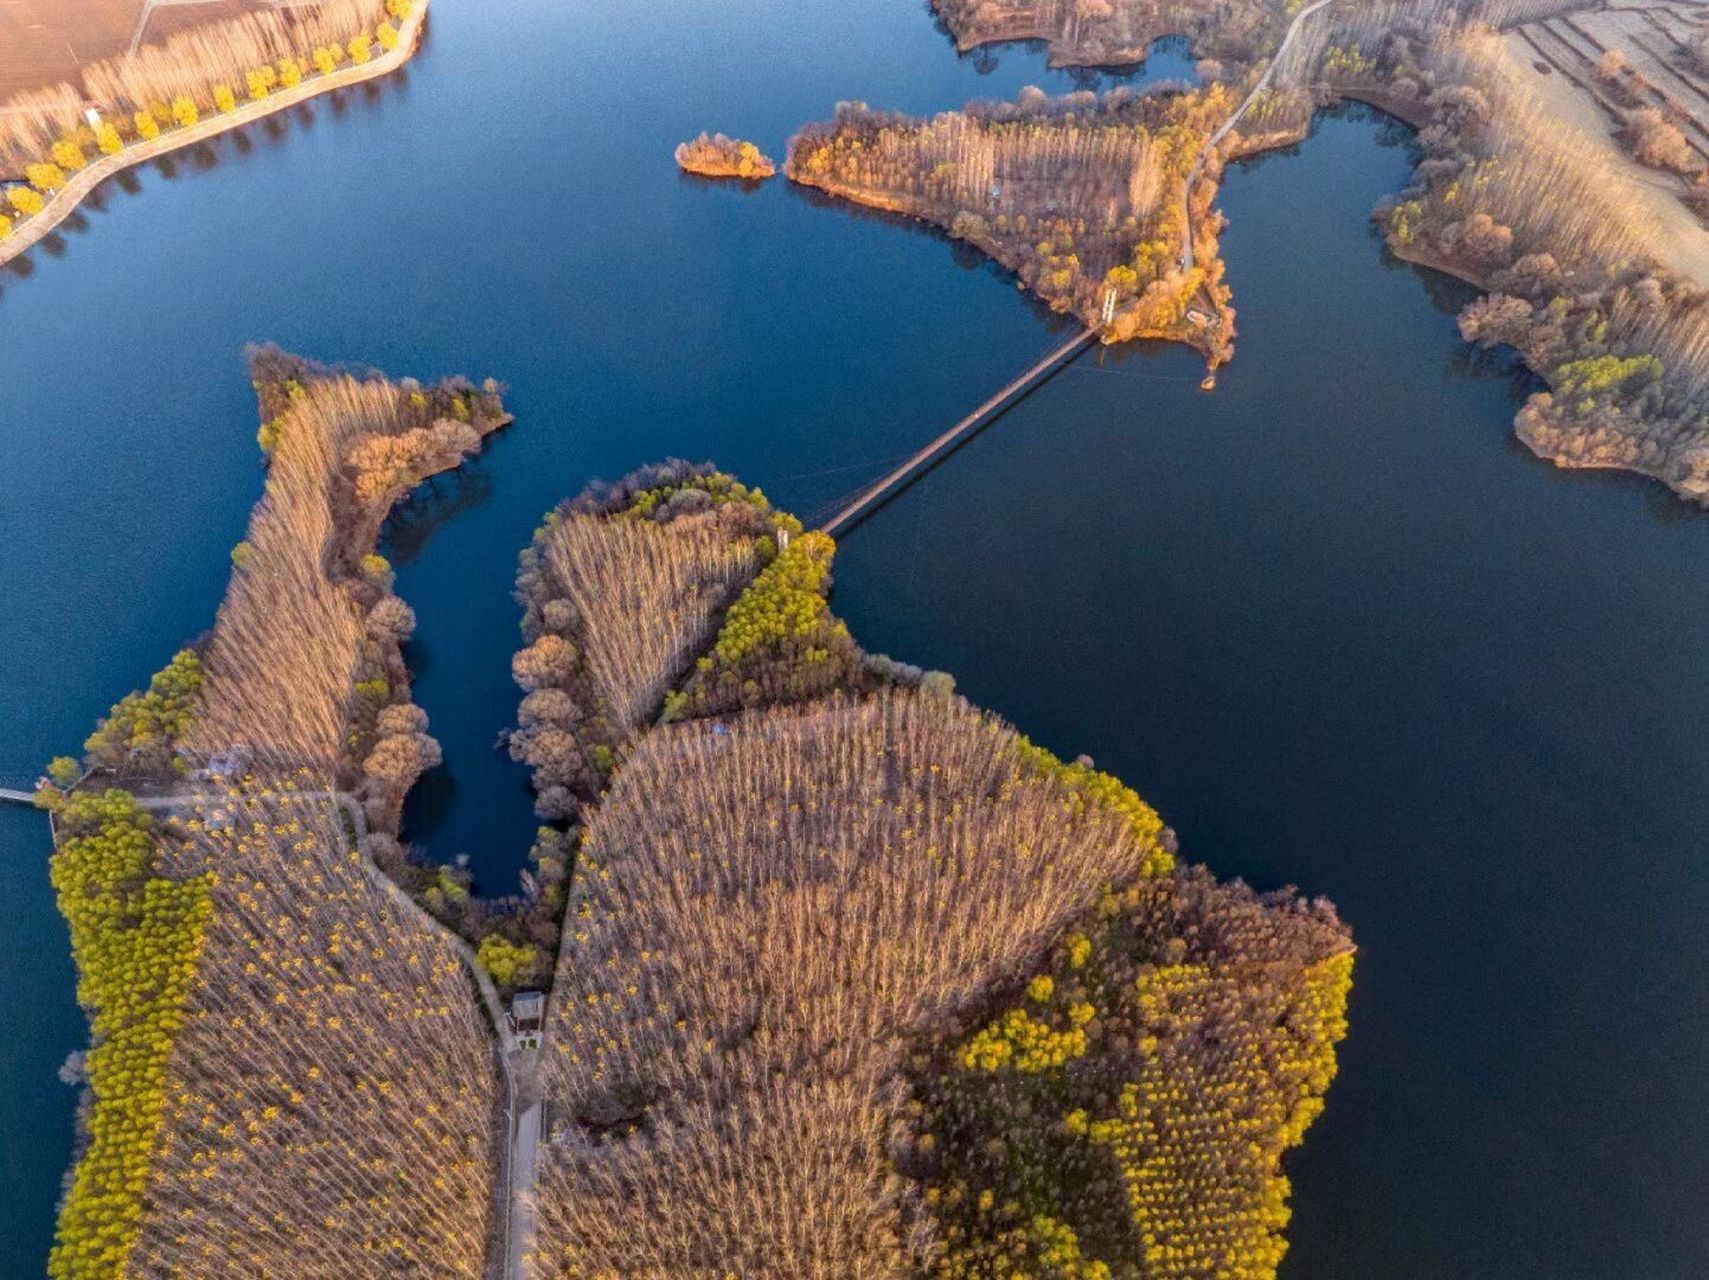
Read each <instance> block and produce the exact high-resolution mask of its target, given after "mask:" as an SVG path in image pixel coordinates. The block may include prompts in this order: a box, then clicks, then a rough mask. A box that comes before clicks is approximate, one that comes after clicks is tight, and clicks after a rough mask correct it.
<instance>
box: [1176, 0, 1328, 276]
mask: <svg viewBox="0 0 1709 1280" xmlns="http://www.w3.org/2000/svg"><path fill="white" fill-rule="evenodd" d="M1329 3H1330V0H1316V2H1315V3H1313V4H1310V5H1307V6H1306V7H1305V8H1304V9H1301V10H1300V11H1299V12H1298V13H1297V14H1295V15H1294V20H1293V21H1292V22H1291V23H1289V24H1288V30H1287V34H1286V35H1284V36H1283V37H1282V43H1281V44H1280V45H1278V46H1277V47H1276V56H1275V57H1273V58H1271V59H1270V65H1269V66H1267V67H1265V68H1264V74H1263V75H1261V76H1259V77H1258V83H1257V84H1255V85H1253V86H1252V92H1251V93H1248V94H1247V95H1246V97H1245V99H1244V100H1243V101H1242V102H1241V104H1240V105H1239V106H1238V107H1236V108H1235V109H1234V114H1233V115H1231V116H1229V118H1228V119H1226V120H1224V121H1223V122H1222V125H1221V126H1220V127H1219V128H1218V129H1217V131H1216V132H1215V133H1213V134H1211V136H1210V138H1209V139H1208V140H1207V141H1206V142H1205V145H1204V149H1203V150H1201V151H1200V152H1199V158H1198V159H1197V160H1195V161H1193V169H1192V172H1191V173H1189V174H1188V175H1187V180H1186V182H1184V183H1183V184H1182V186H1181V207H1182V208H1183V209H1185V210H1187V242H1186V244H1185V245H1183V246H1182V248H1181V270H1183V271H1191V270H1192V269H1193V218H1192V207H1193V187H1194V185H1195V184H1196V183H1197V182H1198V180H1199V175H1200V174H1202V173H1203V172H1204V171H1205V162H1206V161H1207V160H1209V159H1210V154H1211V151H1212V150H1213V149H1215V147H1216V145H1217V144H1218V143H1219V142H1221V141H1222V140H1223V139H1224V138H1226V137H1227V136H1228V132H1229V130H1230V129H1232V128H1234V126H1235V125H1237V124H1239V123H1240V117H1241V116H1243V115H1245V114H1246V109H1247V108H1248V107H1250V106H1251V105H1252V102H1253V99H1255V98H1256V97H1257V96H1258V95H1259V94H1261V93H1263V92H1264V90H1266V89H1268V88H1269V87H1270V80H1271V78H1272V77H1273V76H1274V75H1275V74H1276V64H1277V63H1279V62H1281V60H1282V58H1283V57H1284V56H1285V55H1286V54H1287V52H1288V48H1289V46H1290V45H1292V44H1293V42H1294V36H1295V35H1297V34H1298V33H1299V29H1300V23H1302V22H1304V21H1305V20H1306V19H1307V18H1309V17H1311V15H1312V14H1314V13H1316V12H1317V11H1318V10H1319V9H1321V8H1323V7H1324V5H1326V4H1329Z"/></svg>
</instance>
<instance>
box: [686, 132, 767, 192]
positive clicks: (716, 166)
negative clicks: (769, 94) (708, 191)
mask: <svg viewBox="0 0 1709 1280" xmlns="http://www.w3.org/2000/svg"><path fill="white" fill-rule="evenodd" d="M676 162H677V164H678V166H680V167H681V168H682V169H683V171H684V172H686V173H693V174H698V175H699V176H700V177H702V178H743V179H751V180H753V181H756V182H757V181H759V180H761V179H764V178H769V177H771V176H772V175H773V174H775V173H776V172H777V166H776V165H775V164H773V163H772V162H771V160H770V158H769V157H767V156H765V155H763V154H762V153H761V152H760V149H759V148H758V147H756V146H755V145H754V144H753V143H751V142H744V141H742V140H741V139H739V138H728V137H725V136H724V135H723V134H721V133H703V134H701V135H700V136H699V137H698V138H695V139H694V140H693V141H692V142H683V143H679V144H678V145H677V149H676Z"/></svg>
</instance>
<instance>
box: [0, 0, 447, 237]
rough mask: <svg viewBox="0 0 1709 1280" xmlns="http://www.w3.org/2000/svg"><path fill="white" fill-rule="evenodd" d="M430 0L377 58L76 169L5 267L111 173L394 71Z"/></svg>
mask: <svg viewBox="0 0 1709 1280" xmlns="http://www.w3.org/2000/svg"><path fill="white" fill-rule="evenodd" d="M429 3H430V0H416V4H415V7H414V8H413V9H411V10H410V14H409V16H408V17H407V18H405V19H404V20H403V22H402V23H401V24H400V25H399V27H398V47H397V48H395V49H390V50H387V51H385V52H384V53H382V54H381V55H380V56H379V57H377V58H374V59H373V60H372V61H369V62H364V63H361V64H352V65H350V66H346V67H339V68H337V69H336V70H334V71H332V72H331V73H330V74H327V75H322V76H315V77H313V78H311V79H308V80H304V81H303V82H302V83H301V84H300V85H298V86H296V88H294V89H279V90H276V91H275V92H273V93H269V94H268V95H267V96H266V97H265V98H263V99H261V101H259V102H253V101H251V102H244V103H242V104H240V105H239V106H238V108H237V109H236V110H235V111H230V112H224V113H221V114H218V115H211V116H208V117H207V118H205V119H202V120H198V121H197V122H196V123H195V124H193V125H191V126H190V127H189V128H187V129H174V130H173V131H172V132H170V133H162V134H161V135H160V136H159V137H158V138H154V139H151V140H148V141H139V142H134V143H132V144H131V145H130V146H128V147H126V148H125V149H124V150H122V151H120V152H118V153H116V154H114V155H110V156H109V155H103V156H100V157H99V158H97V159H95V160H92V161H90V162H89V163H88V164H86V165H84V166H83V168H81V169H79V170H77V171H76V172H75V173H73V174H70V175H69V177H68V180H67V182H66V184H65V185H64V186H63V187H61V188H60V189H59V190H58V191H56V192H54V193H53V195H52V196H51V197H49V199H48V201H47V204H46V205H45V206H43V208H42V211H41V212H40V213H38V214H35V215H34V216H32V217H30V218H28V219H26V220H25V221H24V222H23V223H22V224H21V225H20V226H18V227H17V228H15V229H14V230H13V232H12V234H11V235H10V236H8V237H7V238H6V239H4V240H0V267H4V266H6V265H7V264H8V263H10V262H11V261H13V260H14V259H16V258H20V257H22V256H23V255H24V254H26V253H28V252H29V251H30V250H31V249H33V248H35V247H36V245H38V244H40V243H41V242H42V241H43V240H45V239H47V237H48V236H50V235H52V234H53V233H54V231H55V230H57V229H58V227H59V226H60V224H61V223H63V222H65V220H66V219H67V218H69V217H70V216H71V215H72V214H73V213H75V212H76V211H77V209H78V206H80V205H81V204H82V203H83V201H84V200H85V199H87V198H88V196H89V195H90V193H91V192H93V191H94V190H95V188H96V187H98V186H100V185H101V183H103V182H105V181H106V180H107V179H108V178H111V177H114V176H115V175H117V174H120V173H123V172H124V171H125V170H126V169H132V168H135V167H136V166H137V165H139V164H143V163H146V162H147V161H149V160H155V159H158V158H159V157H161V156H164V155H169V154H170V153H172V152H174V151H181V150H183V149H184V148H185V147H189V146H194V145H195V144H196V143H198V142H206V141H208V140H209V139H210V138H217V137H219V136H220V135H221V134H224V133H230V132H231V131H232V130H234V129H241V128H243V127H244V126H245V125H250V124H254V123H255V122H257V121H258V120H264V119H266V118H267V117H268V116H270V115H273V114H275V113H277V112H280V111H285V110H288V109H289V108H291V107H294V106H298V105H299V104H301V103H304V102H308V101H309V100H310V99H313V98H318V97H319V96H320V95H321V94H323V93H331V92H332V91H333V90H335V89H347V88H349V87H351V86H352V85H358V84H362V83H364V82H366V81H368V80H376V79H378V78H379V77H381V76H384V75H390V74H391V73H392V72H393V71H396V70H398V68H400V67H402V66H403V65H404V64H405V63H407V62H408V61H409V60H410V59H411V58H413V57H414V56H415V52H416V50H417V49H418V48H419V47H420V45H421V29H422V27H423V25H424V24H425V23H426V21H427V9H428V5H429Z"/></svg>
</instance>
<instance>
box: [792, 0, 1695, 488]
mask: <svg viewBox="0 0 1709 1280" xmlns="http://www.w3.org/2000/svg"><path fill="white" fill-rule="evenodd" d="M936 7H937V11H938V14H939V17H940V19H941V20H942V21H943V22H944V23H945V25H946V26H947V27H948V28H949V30H950V31H951V32H952V33H953V34H954V36H955V37H956V40H957V42H958V44H959V45H960V46H961V47H962V48H964V49H965V48H972V47H974V46H977V45H980V44H984V43H989V42H993V41H1001V40H1013V39H1034V38H1038V39H1046V40H1049V41H1050V44H1051V51H1052V57H1053V60H1055V61H1058V62H1063V63H1071V64H1081V65H1120V64H1123V63H1128V62H1132V61H1135V60H1137V59H1139V58H1142V57H1143V56H1144V54H1145V51H1146V49H1147V46H1148V45H1149V43H1150V42H1151V41H1153V40H1155V39H1157V38H1159V37H1161V36H1165V35H1183V36H1186V37H1187V38H1188V39H1189V40H1190V41H1191V43H1192V48H1193V51H1194V53H1195V54H1196V55H1197V56H1198V57H1199V59H1200V60H1199V62H1198V64H1197V65H1198V74H1199V80H1200V85H1199V86H1198V87H1196V88H1195V87H1189V86H1185V85H1168V84H1164V85H1154V86H1150V87H1149V88H1148V89H1147V90H1146V91H1145V92H1144V93H1142V94H1140V95H1137V96H1135V95H1132V94H1130V92H1129V91H1128V90H1126V89H1117V90H1113V91H1110V92H1108V93H1106V94H1104V95H1101V96H1099V95H1094V94H1091V93H1084V92H1083V93H1076V94H1070V95H1067V96H1065V97H1059V98H1054V99H1052V98H1048V97H1047V96H1046V95H1044V94H1043V93H1042V92H1039V91H1035V90H1028V91H1026V92H1025V93H1023V94H1022V95H1021V97H1020V99H1019V100H1018V101H1016V102H1014V103H1002V104H990V103H976V104H972V105H970V106H969V107H967V108H966V109H964V110H963V111H959V112H946V113H943V114H941V115H938V116H936V117H933V118H932V119H930V120H924V119H912V118H908V117H905V116H900V115H896V114H893V113H888V112H883V111H875V110H872V109H870V108H868V107H866V106H865V105H864V104H859V103H856V104H843V105H842V106H840V107H839V108H838V109H837V112H836V115H835V116H834V118H833V119H832V120H831V121H829V122H828V123H824V124H810V125H807V126H805V127H804V128H803V129H802V130H801V132H800V133H799V134H798V135H797V137H796V138H795V139H794V140H793V141H792V142H791V145H790V151H789V158H788V161H787V163H786V166H785V168H786V172H787V173H788V174H789V176H790V177H791V178H792V179H793V180H795V181H798V182H803V183H807V184H809V185H812V186H815V187H819V188H821V189H822V190H825V191H828V192H830V193H832V194H834V195H837V196H840V197H843V198H846V199H849V200H854V201H858V202H860V203H862V204H866V205H871V206H874V207H877V208H881V209H888V210H893V211H896V212H900V213H904V214H908V215H910V216H913V217H917V218H921V219H924V220H926V221H929V222H932V223H934V224H935V225H937V226H939V227H942V228H943V229H944V230H946V231H948V232H949V233H950V234H951V235H953V236H955V237H957V238H959V239H963V240H966V241H968V242H969V243H971V244H974V245H977V246H978V247H979V248H981V249H983V250H984V251H985V252H986V253H988V254H990V255H991V256H992V257H993V258H995V259H996V260H997V261H998V262H1000V263H1002V264H1003V265H1004V266H1006V267H1008V268H1010V269H1011V270H1013V271H1014V272H1015V273H1016V274H1017V276H1018V277H1019V279H1020V281H1021V283H1022V284H1024V285H1025V286H1026V287H1027V288H1028V289H1030V290H1031V291H1032V292H1033V293H1035V294H1036V295H1038V296H1039V297H1040V298H1042V299H1043V300H1044V301H1045V302H1047V303H1048V304H1049V305H1051V306H1052V307H1053V308H1055V309H1057V310H1059V311H1065V312H1070V313H1072V314H1074V315H1076V316H1078V317H1079V318H1080V319H1081V320H1082V321H1084V322H1085V323H1086V324H1087V325H1088V326H1090V327H1093V328H1095V329H1097V330H1098V331H1099V333H1100V334H1101V335H1102V337H1103V338H1104V340H1105V341H1107V342H1115V341H1122V340H1125V339H1130V338H1135V337H1160V338H1169V339H1173V340H1177V341H1184V342H1187V343H1189V344H1191V345H1193V346H1194V347H1196V348H1197V349H1199V350H1201V351H1203V352H1204V353H1205V354H1206V355H1207V357H1208V359H1209V361H1210V363H1211V364H1212V366H1213V367H1214V366H1215V364H1217V363H1218V362H1220V361H1222V360H1226V359H1228V358H1230V356H1231V354H1232V350H1233V337H1234V326H1233V308H1232V307H1231V305H1230V300H1231V298H1232V297H1233V291H1232V290H1231V289H1230V287H1229V285H1230V283H1232V282H1225V280H1224V274H1223V267H1222V264H1221V262H1220V261H1219V260H1218V259H1217V257H1216V238H1215V237H1216V232H1217V229H1218V228H1219V227H1220V225H1221V217H1220V214H1219V213H1218V212H1217V211H1216V210H1215V209H1214V208H1213V207H1212V204H1213V200H1214V196H1215V189H1216V184H1217V181H1218V180H1219V178H1220V175H1221V173H1222V172H1223V170H1224V168H1225V167H1226V165H1227V164H1228V163H1230V162H1232V161H1234V160H1237V159H1240V158H1242V157H1245V156H1249V155H1253V154H1255V153H1257V152H1260V151H1264V150H1268V149H1273V148H1275V147H1278V146H1285V145H1289V144H1291V143H1294V142H1297V141H1299V140H1300V139H1301V138H1303V137H1304V136H1305V134H1306V132H1307V131H1308V129H1309V127H1310V122H1311V118H1312V113H1313V111H1314V110H1315V109H1316V108H1317V107H1319V106H1321V105H1323V104H1325V103H1327V102H1333V101H1337V100H1357V101H1362V102H1367V103H1370V104H1372V105H1374V106H1377V107H1379V108H1381V109H1382V110H1385V111H1388V112H1390V113H1392V114H1394V115H1396V116H1398V117H1400V118H1401V119H1403V120H1405V121H1407V122H1409V123H1411V124H1412V125H1414V126H1415V127H1416V128H1417V129H1418V131H1419V135H1418V136H1419V142H1420V145H1421V148H1422V151H1423V158H1422V161H1421V163H1420V164H1419V165H1418V167H1417V170H1416V172H1415V175H1414V179H1413V182H1412V185H1411V186H1410V187H1409V188H1408V189H1407V190H1406V191H1404V192H1401V193H1398V194H1397V195H1396V196H1395V198H1394V199H1393V200H1392V201H1390V202H1388V203H1386V204H1384V205H1383V206H1382V207H1381V208H1380V209H1378V210H1377V211H1376V215H1375V216H1376V217H1377V220H1378V221H1379V223H1380V225H1381V226H1382V229H1383V232H1384V235H1385V237H1386V240H1387V243H1388V246H1389V248H1390V249H1391V250H1392V251H1393V252H1394V253H1395V254H1396V255H1397V256H1400V257H1402V258H1406V259H1408V260H1411V261H1414V262H1418V263H1421V264H1423V265H1426V266H1431V267H1435V268H1438V269H1441V270H1444V271H1448V272H1451V273H1452V274H1454V275H1456V276H1459V277H1460V278H1462V279H1464V280H1467V281H1469V282H1471V283H1472V284H1474V285H1476V286H1477V287H1478V288H1479V289H1480V290H1482V291H1484V293H1485V296H1484V297H1483V298H1481V299H1479V300H1478V301H1476V302H1474V303H1473V304H1471V305H1470V306H1468V307H1467V308H1466V309H1465V310H1464V311H1463V312H1462V314H1461V317H1460V327H1461V331H1462V333H1463V334H1464V335H1465V337H1466V338H1467V339H1469V340H1472V341H1476V342H1480V343H1484V344H1487V345H1492V346H1495V345H1500V346H1509V347H1512V348H1514V349H1515V350H1517V351H1518V352H1519V353H1520V355H1521V356H1522V357H1523V358H1524V359H1525V361H1526V363H1527V364H1528V365H1529V366H1530V367H1531V369H1532V370H1534V371H1535V372H1536V373H1537V375H1538V376H1539V377H1541V378H1542V379H1543V380H1544V382H1545V383H1546V384H1547V387H1548V389H1547V390H1544V391H1539V392H1538V393H1537V394H1535V395H1533V396H1532V397H1531V398H1530V399H1529V400H1528V402H1527V403H1526V405H1525V406H1524V408H1523V409H1522V410H1521V411H1520V413H1519V416H1518V420H1517V424H1516V426H1517V430H1518V433H1519V436H1520V438H1521V439H1522V440H1524V441H1525V443H1526V444H1527V445H1529V446H1530V447H1531V448H1532V449H1533V450H1534V451H1535V452H1536V453H1538V454H1539V455H1540V456H1543V457H1545V458H1549V459H1551V460H1553V461H1555V462H1556V463H1558V464H1560V465H1562V466H1573V467H1622V468H1627V469H1630V470H1634V471H1640V472H1643V473H1645V474H1647V475H1651V476H1654V477H1655V478H1657V479H1660V480H1662V481H1664V482H1665V483H1667V484H1668V485H1669V486H1671V487H1672V488H1673V489H1674V490H1675V491H1676V492H1677V493H1679V494H1681V495H1682V496H1684V497H1687V498H1689V499H1692V500H1694V501H1697V502H1700V503H1709V295H1706V294H1705V289H1706V288H1709V232H1706V231H1705V230H1704V228H1703V226H1702V225H1701V224H1700V222H1699V218H1700V217H1701V216H1703V215H1704V214H1705V211H1709V198H1706V197H1705V196H1704V194H1703V193H1704V190H1705V186H1704V184H1705V182H1709V37H1705V36H1704V35H1703V34H1702V33H1701V32H1698V31H1697V30H1696V29H1695V27H1694V26H1693V25H1692V22H1691V15H1690V14H1689V13H1686V12H1684V11H1683V10H1678V11H1676V9H1675V8H1674V7H1673V6H1662V7H1661V8H1660V9H1659V10H1658V11H1657V12H1656V13H1654V14H1651V15H1650V16H1649V17H1648V18H1645V17H1644V16H1643V15H1642V14H1639V13H1638V11H1635V10H1634V11H1628V10H1620V9H1612V8H1610V9H1602V10H1597V11H1595V12H1592V13H1585V12H1582V11H1579V7H1578V6H1575V5H1572V4H1568V3H1555V2H1553V0H1540V2H1538V3H1515V2H1514V0H1474V2H1473V3H1470V4H1464V5H1457V4H1451V3H1444V2H1443V0H1421V2H1420V3H1414V4H1405V5H1397V6H1389V5H1383V6H1375V5H1331V6H1324V5H1309V6H1303V7H1302V5H1301V4H1299V3H1294V2H1291V0H1290V2H1289V3H1285V4H1283V3H1277V2H1275V0H1243V2H1242V3H1240V4H1236V5H1233V6H1215V7H1205V6H1198V5H1183V4H1176V3H1158V2H1157V0H1077V2H1076V3H1063V2H1061V0H1017V2H1012V3H1010V2H1003V0H938V4H937V6H936ZM1569 11H1573V12H1572V13H1571V16H1562V15H1567V14H1568V13H1569ZM1646 24H1648V25H1646ZM1656 26H1659V28H1660V30H1661V31H1662V32H1663V33H1664V34H1665V35H1666V37H1667V41H1668V48H1669V50H1670V52H1668V53H1665V54H1661V53H1657V52H1656V51H1655V47H1654V45H1653V43H1652V41H1651V40H1650V38H1649V37H1650V36H1653V35H1654V32H1653V31H1651V30H1650V27H1656ZM1537 55H1543V56H1537Z"/></svg>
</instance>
